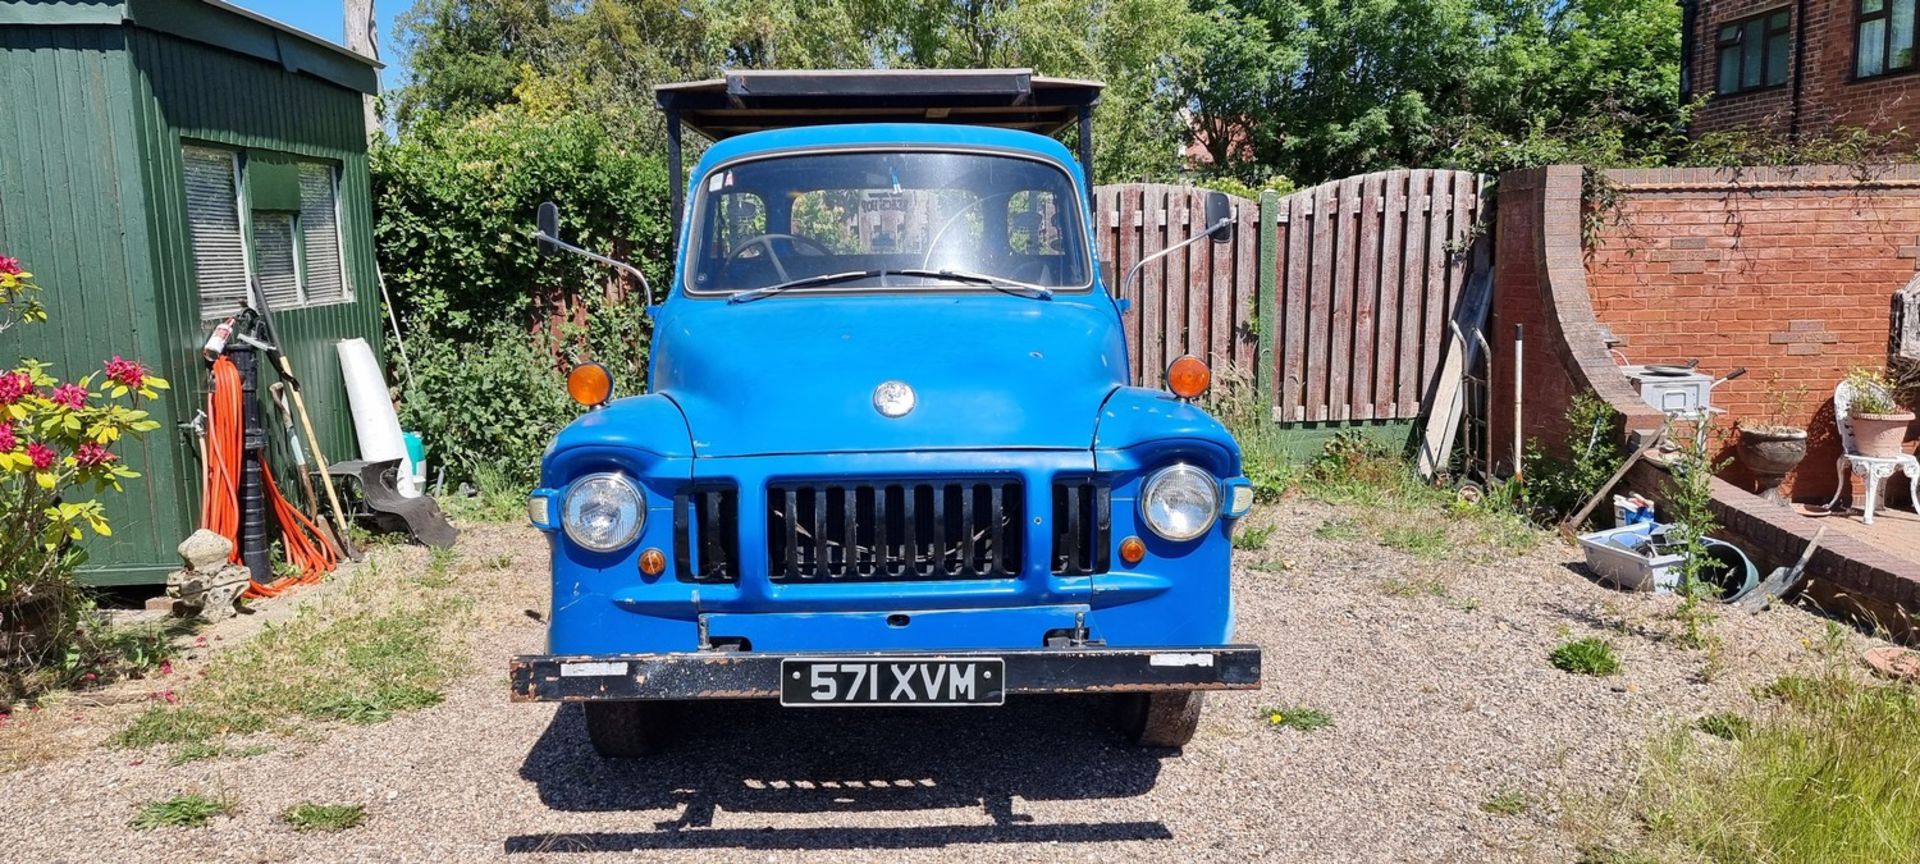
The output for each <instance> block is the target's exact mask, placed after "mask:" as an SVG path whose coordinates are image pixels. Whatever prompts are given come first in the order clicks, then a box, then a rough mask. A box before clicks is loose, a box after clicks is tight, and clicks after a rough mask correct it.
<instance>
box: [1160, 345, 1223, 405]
mask: <svg viewBox="0 0 1920 864" xmlns="http://www.w3.org/2000/svg"><path fill="white" fill-rule="evenodd" d="M1212 383H1213V370H1211V369H1208V368H1207V364H1205V363H1202V362H1201V361H1200V358H1198V357H1195V356H1193V355H1192V354H1186V355H1182V356H1181V357H1180V359H1178V360H1175V361H1173V365H1171V366H1168V367H1167V389H1168V390H1172V391H1173V395H1175V396H1178V397H1180V398H1182V399H1192V398H1194V397H1195V396H1199V395H1200V394H1202V393H1205V392H1207V387H1208V386H1209V385H1211V384H1212Z"/></svg>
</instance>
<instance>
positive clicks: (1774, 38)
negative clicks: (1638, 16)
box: [1714, 0, 1912, 96]
mask: <svg viewBox="0 0 1920 864" xmlns="http://www.w3.org/2000/svg"><path fill="white" fill-rule="evenodd" d="M1907 2H1912V0H1907ZM1792 44H1793V36H1792V33H1791V31H1790V30H1789V29H1788V27H1787V13H1786V10H1780V11H1777V12H1767V13H1763V14H1760V15H1755V16H1753V17H1751V18H1744V19H1741V20H1739V21H1734V22H1731V23H1728V24H1725V25H1722V26H1721V27H1720V30H1719V34H1718V36H1716V38H1715V39H1714V50H1715V51H1717V52H1718V54H1717V57H1718V60H1719V66H1718V69H1719V72H1718V75H1717V76H1716V78H1717V80H1716V81H1715V82H1714V87H1715V91H1716V92H1718V93H1720V94H1721V95H1723V96H1724V95H1727V94H1731V93H1743V92H1745V91H1748V90H1760V89H1764V88H1767V87H1776V86H1779V85H1781V84H1785V83H1787V54H1788V53H1789V51H1790V50H1791V47H1792Z"/></svg>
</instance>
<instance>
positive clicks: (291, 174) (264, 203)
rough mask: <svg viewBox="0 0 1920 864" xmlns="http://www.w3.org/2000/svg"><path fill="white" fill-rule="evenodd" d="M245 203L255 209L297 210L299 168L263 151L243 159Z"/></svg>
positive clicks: (298, 207) (298, 204) (298, 206)
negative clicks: (245, 174)
mask: <svg viewBox="0 0 1920 864" xmlns="http://www.w3.org/2000/svg"><path fill="white" fill-rule="evenodd" d="M247 196H248V198H247V204H248V205H250V206H251V207H252V208H253V209H255V210H291V211H298V210H299V209H300V169H299V168H297V167H294V163H293V162H290V161H285V160H283V159H280V158H276V157H272V156H268V155H266V154H264V153H252V154H249V156H248V158H247Z"/></svg>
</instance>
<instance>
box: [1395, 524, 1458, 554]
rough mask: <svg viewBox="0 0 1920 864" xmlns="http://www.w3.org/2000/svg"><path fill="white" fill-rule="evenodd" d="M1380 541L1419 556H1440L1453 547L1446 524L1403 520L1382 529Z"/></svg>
mask: <svg viewBox="0 0 1920 864" xmlns="http://www.w3.org/2000/svg"><path fill="white" fill-rule="evenodd" d="M1380 543H1381V545H1383V546H1386V547H1387V548H1389V549H1398V550H1400V551H1401V552H1405V553H1407V554H1408V555H1413V556H1415V557H1419V558H1439V557H1441V556H1443V555H1445V554H1446V553H1447V550H1448V549H1450V548H1452V544H1450V543H1449V542H1448V540H1447V529H1446V526H1444V525H1422V524H1415V523H1409V522H1401V523H1396V524H1393V525H1388V526H1386V527H1385V528H1382V529H1381V530H1380Z"/></svg>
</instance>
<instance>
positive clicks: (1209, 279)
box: [1187, 189, 1232, 367]
mask: <svg viewBox="0 0 1920 864" xmlns="http://www.w3.org/2000/svg"><path fill="white" fill-rule="evenodd" d="M1228 206H1229V207H1231V206H1232V202H1231V201H1229V202H1228ZM1206 230H1207V196H1206V190H1204V189H1189V190H1187V236H1188V237H1192V236H1195V235H1198V234H1204V233H1206ZM1220 248H1221V247H1220V243H1219V242H1217V241H1215V240H1214V239H1212V238H1208V239H1205V240H1201V241H1199V242H1197V243H1195V244H1193V249H1192V251H1191V252H1190V253H1189V254H1188V255H1187V285H1188V286H1189V290H1188V291H1187V353H1189V354H1193V355H1195V356H1197V357H1199V358H1200V359H1201V360H1204V361H1206V363H1207V365H1208V366H1209V367H1213V366H1218V365H1220V358H1219V356H1218V355H1217V353H1216V352H1215V351H1214V346H1213V306H1214V304H1215V303H1217V302H1219V301H1218V298H1216V297H1214V290H1215V288H1216V283H1215V282H1214V279H1213V265H1214V258H1215V256H1218V255H1219V254H1220Z"/></svg>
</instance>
